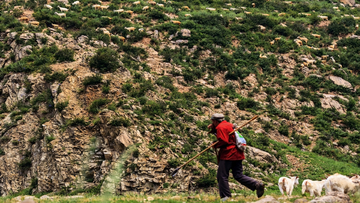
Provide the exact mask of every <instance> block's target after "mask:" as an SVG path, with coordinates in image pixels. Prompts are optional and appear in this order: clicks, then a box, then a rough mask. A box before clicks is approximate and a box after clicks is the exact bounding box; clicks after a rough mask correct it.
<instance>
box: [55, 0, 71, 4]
mask: <svg viewBox="0 0 360 203" xmlns="http://www.w3.org/2000/svg"><path fill="white" fill-rule="evenodd" d="M58 2H61V3H63V4H69V1H68V0H58Z"/></svg>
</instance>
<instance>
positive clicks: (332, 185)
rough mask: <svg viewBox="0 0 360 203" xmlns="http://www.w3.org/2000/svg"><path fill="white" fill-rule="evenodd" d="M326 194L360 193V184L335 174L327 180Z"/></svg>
mask: <svg viewBox="0 0 360 203" xmlns="http://www.w3.org/2000/svg"><path fill="white" fill-rule="evenodd" d="M326 180H327V181H326V183H325V193H326V194H328V193H329V192H331V191H339V192H341V193H345V194H347V193H349V192H356V191H359V189H360V186H359V184H355V183H353V182H352V180H351V179H350V178H348V177H347V176H344V175H341V174H334V175H332V176H329V177H328V178H327V179H326Z"/></svg>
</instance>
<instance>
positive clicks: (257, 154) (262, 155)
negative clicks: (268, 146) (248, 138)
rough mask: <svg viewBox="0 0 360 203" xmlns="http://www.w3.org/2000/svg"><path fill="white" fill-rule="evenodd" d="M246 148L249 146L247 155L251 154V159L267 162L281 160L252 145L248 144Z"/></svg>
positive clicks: (272, 162)
mask: <svg viewBox="0 0 360 203" xmlns="http://www.w3.org/2000/svg"><path fill="white" fill-rule="evenodd" d="M246 148H247V149H246V155H247V156H249V157H250V158H251V159H255V160H257V161H259V162H266V163H271V164H276V163H279V161H278V160H277V159H276V157H275V156H273V155H271V154H269V153H267V152H265V151H262V150H260V149H257V148H255V147H250V146H247V147H246Z"/></svg>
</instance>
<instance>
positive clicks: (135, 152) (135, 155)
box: [133, 149, 140, 158]
mask: <svg viewBox="0 0 360 203" xmlns="http://www.w3.org/2000/svg"><path fill="white" fill-rule="evenodd" d="M139 154H140V152H139V150H138V149H136V150H134V151H133V157H135V158H138V157H139Z"/></svg>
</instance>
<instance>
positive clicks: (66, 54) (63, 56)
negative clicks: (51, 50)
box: [55, 48, 75, 63]
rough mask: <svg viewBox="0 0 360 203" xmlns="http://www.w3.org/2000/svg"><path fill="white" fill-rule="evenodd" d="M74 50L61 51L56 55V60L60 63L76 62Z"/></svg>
mask: <svg viewBox="0 0 360 203" xmlns="http://www.w3.org/2000/svg"><path fill="white" fill-rule="evenodd" d="M74 53H75V52H74V50H72V49H67V48H65V49H61V50H59V51H58V52H56V54H55V58H56V60H58V61H59V62H60V63H61V62H65V61H75V60H74Z"/></svg>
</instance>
